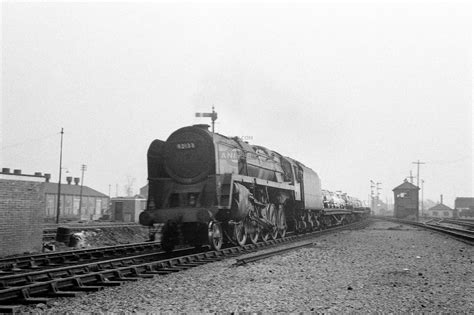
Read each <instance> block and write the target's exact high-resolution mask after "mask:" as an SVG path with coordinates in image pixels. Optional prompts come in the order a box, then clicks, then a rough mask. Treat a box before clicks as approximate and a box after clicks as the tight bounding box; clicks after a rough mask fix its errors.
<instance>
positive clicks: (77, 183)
mask: <svg viewBox="0 0 474 315" xmlns="http://www.w3.org/2000/svg"><path fill="white" fill-rule="evenodd" d="M74 184H76V186H77V185H79V177H74Z"/></svg>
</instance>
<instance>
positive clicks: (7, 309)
mask: <svg viewBox="0 0 474 315" xmlns="http://www.w3.org/2000/svg"><path fill="white" fill-rule="evenodd" d="M20 307H22V305H0V313H2V314H3V313H6V314H10V313H11V314H16V313H18V312H19V311H20Z"/></svg>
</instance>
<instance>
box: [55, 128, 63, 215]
mask: <svg viewBox="0 0 474 315" xmlns="http://www.w3.org/2000/svg"><path fill="white" fill-rule="evenodd" d="M63 135H64V128H61V145H60V147H59V181H58V206H57V209H56V223H59V212H60V208H61V171H62V168H63Z"/></svg>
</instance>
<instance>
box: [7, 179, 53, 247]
mask: <svg viewBox="0 0 474 315" xmlns="http://www.w3.org/2000/svg"><path fill="white" fill-rule="evenodd" d="M6 177H7V176H3V178H0V256H8V255H14V254H21V253H25V252H39V251H41V249H42V238H43V213H44V209H45V205H44V188H43V185H41V182H42V181H43V180H41V181H35V180H34V179H31V178H28V177H26V176H25V179H24V180H22V179H18V176H17V177H16V178H15V179H5V178H6Z"/></svg>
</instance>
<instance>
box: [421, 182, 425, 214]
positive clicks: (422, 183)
mask: <svg viewBox="0 0 474 315" xmlns="http://www.w3.org/2000/svg"><path fill="white" fill-rule="evenodd" d="M424 183H425V181H424V180H423V179H422V180H421V216H423V215H424V211H423V210H424V209H423V208H424V206H423V190H424V187H423V186H424Z"/></svg>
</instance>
